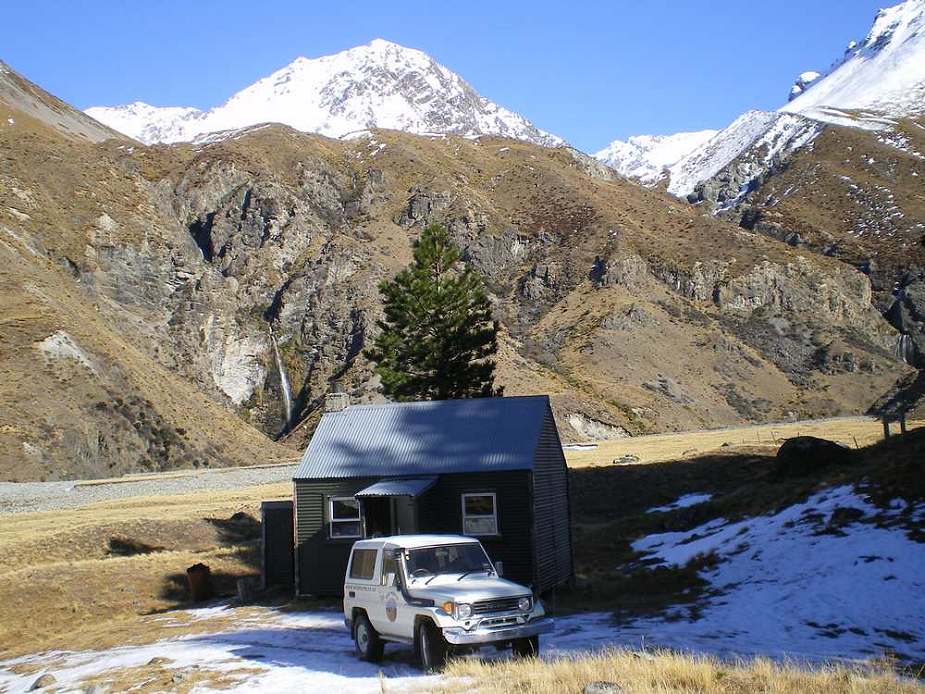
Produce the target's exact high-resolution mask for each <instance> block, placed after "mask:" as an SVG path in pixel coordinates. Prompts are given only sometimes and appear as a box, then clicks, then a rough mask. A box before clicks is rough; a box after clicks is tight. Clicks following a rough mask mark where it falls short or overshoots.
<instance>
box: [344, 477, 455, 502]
mask: <svg viewBox="0 0 925 694" xmlns="http://www.w3.org/2000/svg"><path fill="white" fill-rule="evenodd" d="M436 483H437V476H436V475H433V476H430V477H396V478H391V479H389V478H386V479H383V480H379V481H378V482H376V483H375V484H371V485H370V486H368V487H366V489H361V490H360V491H358V492H357V493H356V494H354V496H355V497H356V498H357V499H362V498H368V497H375V496H410V497H416V496H420V495H421V494H423V493H424V492H426V491H427V490H428V489H430V488H431V487H433V486H434V484H436Z"/></svg>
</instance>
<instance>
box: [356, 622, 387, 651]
mask: <svg viewBox="0 0 925 694" xmlns="http://www.w3.org/2000/svg"><path fill="white" fill-rule="evenodd" d="M353 643H354V645H355V646H356V649H357V655H358V656H360V658H361V659H362V660H365V661H367V662H370V663H378V662H379V661H380V660H382V651H383V647H384V645H385V644H383V643H382V639H380V638H379V634H378V633H376V630H375V629H374V628H373V625H372V624H370V623H369V617H367V616H366V615H365V614H364V613H361V614H358V615H357V618H356V620H354V624H353Z"/></svg>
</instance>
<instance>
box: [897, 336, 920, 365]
mask: <svg viewBox="0 0 925 694" xmlns="http://www.w3.org/2000/svg"><path fill="white" fill-rule="evenodd" d="M896 356H897V358H899V359H902V360H903V361H904V362H906V363H907V364H912V362H913V361H915V345H914V344H913V343H912V340H910V339H909V335H908V334H907V333H902V334H901V335H900V336H899V337H898V338H897V339H896Z"/></svg>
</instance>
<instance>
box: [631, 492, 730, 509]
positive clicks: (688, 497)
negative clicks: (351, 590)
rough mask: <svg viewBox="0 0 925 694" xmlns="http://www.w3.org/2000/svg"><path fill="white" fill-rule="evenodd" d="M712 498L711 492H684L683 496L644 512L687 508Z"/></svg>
mask: <svg viewBox="0 0 925 694" xmlns="http://www.w3.org/2000/svg"><path fill="white" fill-rule="evenodd" d="M712 498H713V495H712V494H685V495H684V496H681V497H678V498H677V499H676V500H675V501H672V502H671V503H670V504H666V505H665V506H656V507H654V508H650V509H649V510H648V511H646V513H667V512H668V511H676V510H677V509H679V508H689V507H691V506H696V505H697V504H702V503H704V502H707V501H709V500H710V499H712Z"/></svg>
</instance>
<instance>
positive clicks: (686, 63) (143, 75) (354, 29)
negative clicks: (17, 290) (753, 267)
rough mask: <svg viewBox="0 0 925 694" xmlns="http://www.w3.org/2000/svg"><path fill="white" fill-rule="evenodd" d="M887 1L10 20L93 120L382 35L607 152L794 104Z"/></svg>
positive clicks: (182, 100)
mask: <svg viewBox="0 0 925 694" xmlns="http://www.w3.org/2000/svg"><path fill="white" fill-rule="evenodd" d="M883 4H887V5H888V4H893V3H891V2H889V0H887V1H886V2H878V1H876V0H801V1H798V0H745V1H744V2H739V3H728V2H719V1H715V0H699V1H697V2H695V1H693V0H673V1H672V0H611V1H610V2H580V1H577V2H576V1H572V2H546V1H543V0H534V1H533V2H520V1H517V2H513V1H512V2H502V1H500V0H495V1H494V2H482V1H481V0H468V1H466V2H416V1H409V2H404V1H402V0H390V1H389V2H382V1H380V2H349V1H340V2H339V1H338V0H327V1H326V2H310V1H302V2H299V1H297V0H262V1H261V2H253V1H251V2H237V1H236V0H223V1H222V2H218V1H215V0H185V1H183V2H180V1H175V0H122V1H116V0H111V1H110V2H102V1H98V2H89V1H86V0H71V1H67V0H59V1H57V2H51V1H48V0H31V1H30V2H12V3H9V4H7V5H6V7H4V9H3V15H4V24H5V25H6V31H4V37H3V42H2V43H0V59H2V60H5V61H6V62H8V63H9V64H10V65H12V66H13V67H14V68H15V69H17V70H19V71H20V72H21V73H23V74H24V75H25V76H26V77H28V78H30V79H31V80H33V81H34V82H37V83H38V84H39V85H41V86H42V87H44V88H46V89H48V90H49V91H51V92H53V93H54V94H56V95H58V96H60V97H61V98H63V99H65V100H66V101H69V102H71V103H72V104H74V105H76V106H78V107H80V108H86V107H88V106H95V105H115V104H120V103H125V102H129V101H135V100H141V101H147V102H149V103H152V104H155V105H158V106H168V105H169V106H174V105H176V106H197V107H200V108H207V107H210V106H214V105H217V104H219V103H221V102H223V101H224V100H225V99H227V98H228V97H229V96H231V94H232V93H234V92H235V91H237V90H239V89H241V88H242V87H245V86H247V85H248V84H250V83H252V82H254V81H255V80H257V79H259V78H260V77H263V76H265V75H267V74H268V73H270V72H272V71H273V70H276V69H278V68H280V67H282V66H283V65H285V64H287V63H289V62H290V61H291V60H293V59H294V58H295V57H297V56H299V55H305V56H307V57H316V56H319V55H326V54H329V53H334V52H336V51H339V50H342V49H345V48H350V47H352V46H355V45H358V44H362V43H367V42H369V41H370V40H371V39H373V38H376V37H382V38H385V39H388V40H390V41H395V42H396V43H400V44H403V45H406V46H411V47H414V48H419V49H421V50H423V51H426V52H427V53H429V54H431V55H432V56H434V57H435V58H436V59H437V60H438V61H440V62H441V63H443V64H444V65H446V66H447V67H448V68H450V69H452V70H454V71H456V72H458V73H460V74H461V75H462V76H463V77H464V78H465V79H466V80H468V81H469V82H470V83H471V84H472V85H473V86H474V87H475V88H476V89H477V90H478V91H479V92H480V93H482V94H483V95H484V96H486V97H488V98H490V99H492V100H493V101H496V102H498V103H500V104H501V105H503V106H507V107H508V108H511V109H513V110H515V111H518V112H520V113H522V114H523V115H525V116H526V117H527V118H529V119H530V120H532V121H533V122H534V123H535V124H536V125H538V126H539V127H541V128H544V129H546V130H549V131H551V132H554V133H556V134H558V135H561V136H562V137H564V138H566V139H567V140H569V141H570V142H572V143H573V144H575V145H576V146H578V147H579V148H581V149H584V150H586V151H594V150H597V149H599V148H601V147H603V146H604V145H606V144H607V143H608V142H609V141H610V140H612V139H614V138H616V137H621V138H623V137H627V136H629V135H633V134H645V133H652V134H662V133H671V132H677V131H680V130H696V129H701V128H709V127H714V128H716V127H722V126H723V125H726V124H728V123H729V122H730V121H731V120H732V119H733V118H735V116H737V115H738V114H740V113H741V112H742V111H745V110H747V109H750V108H763V109H771V108H776V107H777V106H780V105H781V104H782V103H783V102H784V101H785V100H786V95H787V92H788V90H789V88H790V85H791V84H792V81H793V79H794V78H795V77H796V75H797V74H799V73H800V72H802V71H804V70H809V69H817V70H823V69H825V68H826V67H828V65H829V64H830V63H831V62H832V60H834V59H835V58H836V57H837V56H838V55H840V54H841V51H842V50H843V48H844V46H845V44H846V43H847V42H848V41H849V40H850V39H857V40H859V39H862V38H863V37H864V35H865V34H866V32H867V30H868V29H869V28H870V24H871V22H872V20H873V17H874V14H875V12H876V10H877V8H878V7H879V6H882V5H883ZM12 28H15V30H11V29H12Z"/></svg>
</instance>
